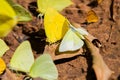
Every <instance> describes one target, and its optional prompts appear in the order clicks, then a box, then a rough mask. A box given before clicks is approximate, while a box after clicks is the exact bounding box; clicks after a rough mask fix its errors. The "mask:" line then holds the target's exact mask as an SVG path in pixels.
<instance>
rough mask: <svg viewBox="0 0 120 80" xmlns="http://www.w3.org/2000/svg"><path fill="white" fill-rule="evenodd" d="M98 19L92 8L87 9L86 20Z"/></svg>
mask: <svg viewBox="0 0 120 80" xmlns="http://www.w3.org/2000/svg"><path fill="white" fill-rule="evenodd" d="M97 21H98V16H97V15H96V13H95V12H94V11H93V10H90V11H88V13H87V22H88V23H92V22H97Z"/></svg>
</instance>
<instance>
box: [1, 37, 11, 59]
mask: <svg viewBox="0 0 120 80" xmlns="http://www.w3.org/2000/svg"><path fill="white" fill-rule="evenodd" d="M7 50H9V47H8V46H7V45H6V43H5V42H4V41H3V40H2V39H0V57H2V56H3V55H4V53H5V52H6V51H7Z"/></svg>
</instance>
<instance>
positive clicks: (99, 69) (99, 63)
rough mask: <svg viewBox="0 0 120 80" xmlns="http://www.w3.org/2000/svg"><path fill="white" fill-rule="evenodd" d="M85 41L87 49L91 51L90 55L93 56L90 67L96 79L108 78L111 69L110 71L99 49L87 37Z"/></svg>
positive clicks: (104, 79)
mask: <svg viewBox="0 0 120 80" xmlns="http://www.w3.org/2000/svg"><path fill="white" fill-rule="evenodd" d="M86 37H87V36H86ZM85 43H86V45H87V47H88V49H89V51H90V52H91V56H92V58H93V61H92V62H93V65H92V67H93V69H94V71H95V74H96V77H97V80H108V79H109V77H110V76H111V74H112V73H113V71H111V70H110V69H109V68H108V66H107V65H106V63H105V62H104V60H103V58H102V56H101V55H100V53H99V49H98V48H96V47H95V46H94V45H93V44H92V43H91V42H90V41H89V40H88V39H87V38H86V39H85Z"/></svg>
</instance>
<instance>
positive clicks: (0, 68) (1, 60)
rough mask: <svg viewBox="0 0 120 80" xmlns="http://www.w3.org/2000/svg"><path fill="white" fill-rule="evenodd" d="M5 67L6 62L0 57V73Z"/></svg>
mask: <svg viewBox="0 0 120 80" xmlns="http://www.w3.org/2000/svg"><path fill="white" fill-rule="evenodd" d="M5 69H6V64H5V62H4V60H3V59H2V58H0V75H1V74H2V73H3V72H4V70H5Z"/></svg>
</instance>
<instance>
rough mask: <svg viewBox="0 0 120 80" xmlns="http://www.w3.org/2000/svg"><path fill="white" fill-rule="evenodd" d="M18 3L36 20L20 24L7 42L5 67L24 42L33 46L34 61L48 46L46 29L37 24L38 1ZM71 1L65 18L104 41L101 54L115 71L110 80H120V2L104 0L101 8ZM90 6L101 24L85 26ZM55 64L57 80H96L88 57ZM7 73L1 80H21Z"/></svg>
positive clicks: (80, 0)
mask: <svg viewBox="0 0 120 80" xmlns="http://www.w3.org/2000/svg"><path fill="white" fill-rule="evenodd" d="M15 1H16V2H17V3H19V4H21V5H22V6H24V7H25V8H26V9H28V10H29V11H30V12H31V14H32V15H33V20H32V21H30V22H26V23H19V24H18V25H17V26H16V27H15V28H14V30H13V31H12V32H11V33H10V34H9V35H8V36H7V37H5V38H4V40H5V41H6V43H7V45H8V46H9V47H10V50H9V51H7V53H6V54H5V55H4V56H3V59H4V60H5V62H6V64H9V61H10V59H11V56H12V55H13V52H14V51H15V49H16V48H17V46H18V45H19V44H20V43H21V42H22V41H24V40H26V39H28V40H29V41H30V42H31V45H32V49H33V52H34V54H35V55H34V56H35V57H37V56H38V55H39V54H40V53H42V52H43V51H44V47H45V44H46V43H45V33H44V26H43V25H41V24H40V20H37V15H38V13H37V12H36V9H37V8H36V7H37V6H36V0H15ZM72 1H73V2H74V3H75V4H74V5H72V6H70V7H68V8H66V9H64V10H63V11H62V14H63V15H64V16H65V17H67V18H68V20H69V21H71V22H76V23H79V24H81V25H82V26H83V27H84V28H86V29H87V30H88V32H89V33H90V34H92V35H93V36H95V37H96V38H98V39H99V40H100V41H101V43H102V47H101V48H100V53H101V55H102V56H103V58H104V61H105V62H106V64H107V65H108V66H109V68H110V69H111V70H113V71H114V74H112V76H111V77H110V80H120V0H103V2H102V3H101V4H99V5H97V4H96V3H95V2H93V3H91V2H92V1H93V0H72ZM112 1H113V4H112ZM90 3H91V4H90ZM88 4H89V7H92V10H94V11H95V13H96V14H97V15H98V17H99V21H98V22H96V23H91V24H87V25H86V24H82V23H85V22H86V14H87V7H88V6H87V5H88ZM86 6H87V7H86ZM55 63H56V66H57V69H58V71H59V79H58V80H96V78H95V74H94V71H93V70H92V68H91V58H90V57H89V56H87V55H82V56H81V55H80V56H76V57H73V58H69V59H63V60H58V61H55ZM8 72H9V71H8ZM5 73H6V72H5ZM5 73H4V74H3V75H2V76H1V77H2V78H1V79H0V80H18V79H15V78H12V77H11V76H13V75H14V74H15V73H13V72H9V75H8V74H7V75H5ZM14 76H15V75H14ZM18 77H19V78H20V79H19V80H23V79H22V78H23V74H20V75H19V76H18Z"/></svg>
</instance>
